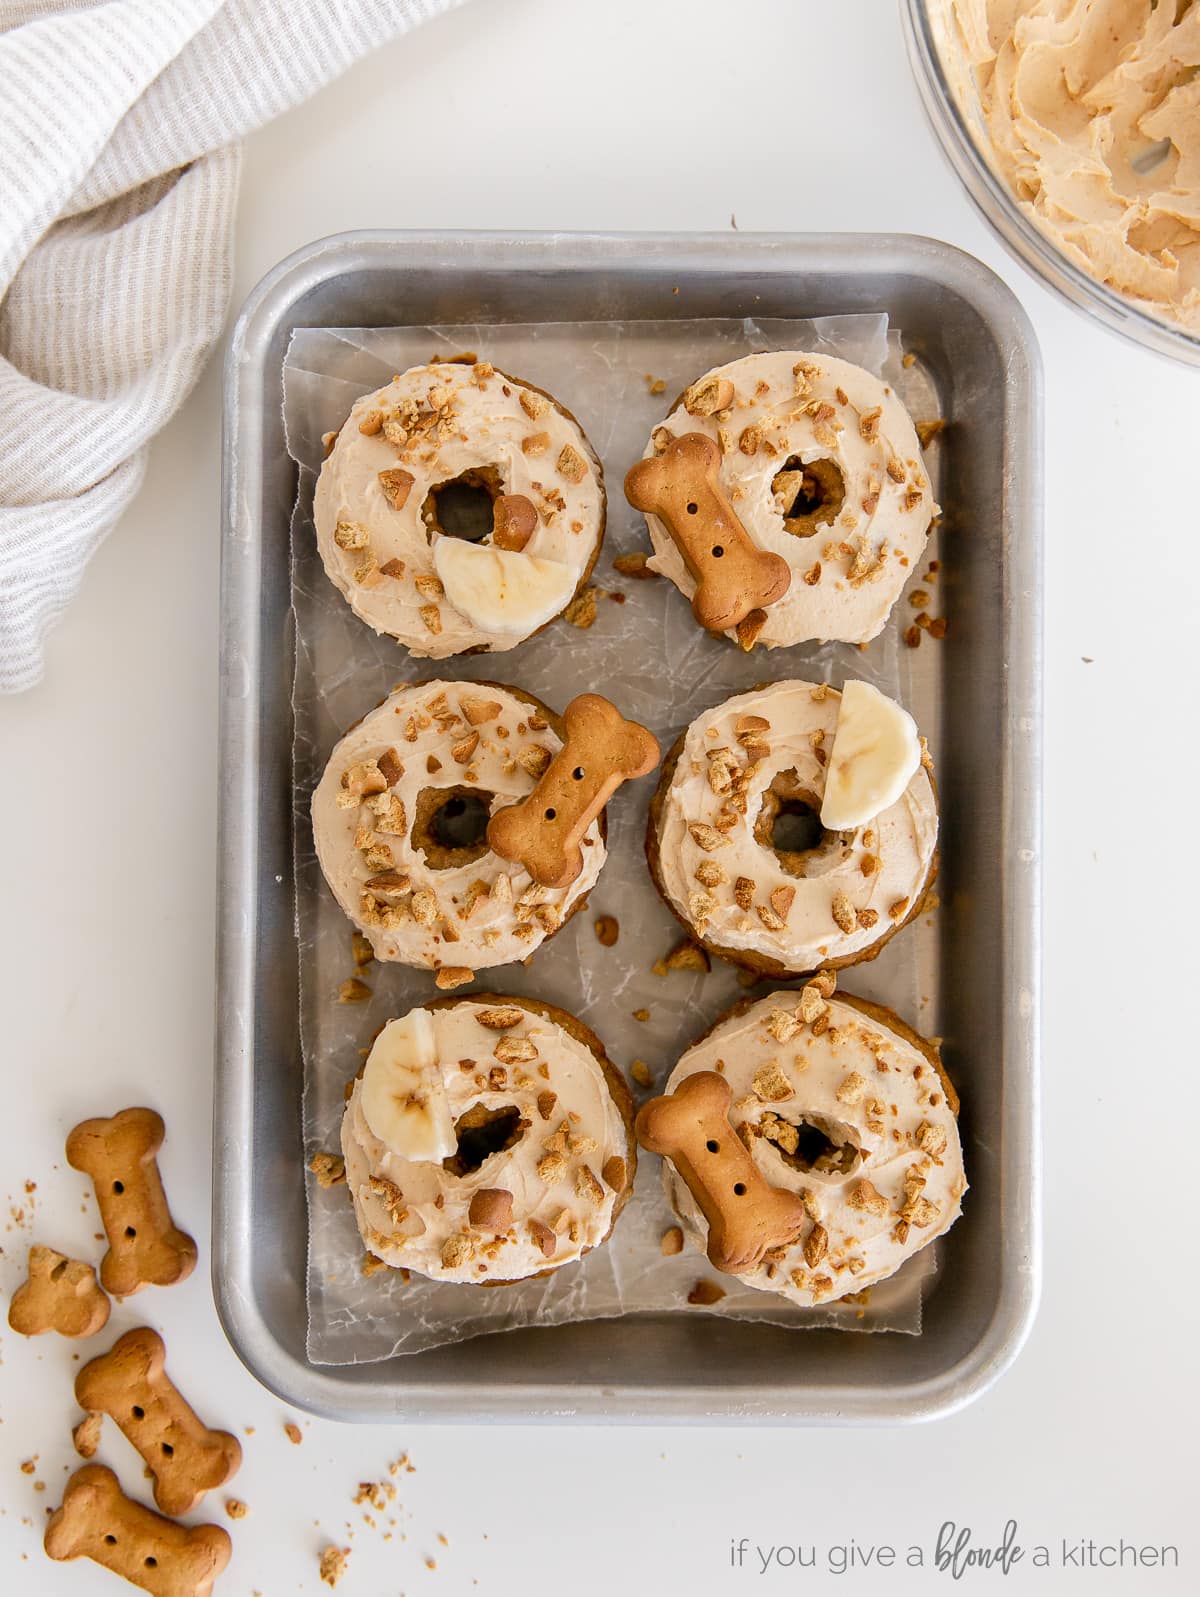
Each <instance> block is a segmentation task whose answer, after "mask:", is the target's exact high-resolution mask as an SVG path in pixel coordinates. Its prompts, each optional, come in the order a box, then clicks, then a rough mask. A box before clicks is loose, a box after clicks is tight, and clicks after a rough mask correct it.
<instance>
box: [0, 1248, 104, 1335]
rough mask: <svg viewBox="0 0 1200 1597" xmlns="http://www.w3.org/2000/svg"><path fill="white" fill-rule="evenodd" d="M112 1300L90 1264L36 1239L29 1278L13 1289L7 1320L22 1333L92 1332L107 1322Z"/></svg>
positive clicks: (88, 1333) (30, 1259)
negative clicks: (101, 1287)
mask: <svg viewBox="0 0 1200 1597" xmlns="http://www.w3.org/2000/svg"><path fill="white" fill-rule="evenodd" d="M108 1314H109V1302H108V1299H107V1297H105V1295H104V1293H103V1292H102V1291H101V1290H100V1287H99V1285H98V1284H97V1281H96V1272H95V1270H93V1269H92V1267H91V1265H90V1264H83V1263H81V1262H80V1261H79V1260H78V1259H68V1258H67V1256H66V1255H65V1254H63V1253H56V1252H55V1251H54V1249H53V1248H46V1247H43V1246H42V1245H41V1243H39V1242H35V1243H34V1245H33V1246H32V1247H31V1248H30V1250H29V1278H28V1280H27V1281H25V1282H24V1284H23V1285H22V1286H19V1287H18V1288H17V1290H16V1291H15V1292H14V1293H13V1299H12V1302H11V1303H10V1304H9V1306H8V1323H9V1325H11V1326H12V1328H13V1330H14V1331H19V1332H20V1333H21V1335H22V1336H40V1335H41V1334H42V1332H43V1331H57V1332H58V1334H59V1335H60V1336H72V1337H74V1336H93V1335H94V1334H95V1333H96V1332H97V1331H99V1330H102V1329H103V1328H104V1326H105V1325H106V1324H107V1323H108Z"/></svg>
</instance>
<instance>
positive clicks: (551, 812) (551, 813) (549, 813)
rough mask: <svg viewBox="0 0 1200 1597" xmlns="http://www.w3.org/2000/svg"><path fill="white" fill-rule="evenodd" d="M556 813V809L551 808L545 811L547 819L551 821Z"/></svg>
mask: <svg viewBox="0 0 1200 1597" xmlns="http://www.w3.org/2000/svg"><path fill="white" fill-rule="evenodd" d="M557 814H558V811H557V810H553V809H550V810H547V811H546V819H547V820H548V821H552V820H553V819H554V817H555V816H556V815H557Z"/></svg>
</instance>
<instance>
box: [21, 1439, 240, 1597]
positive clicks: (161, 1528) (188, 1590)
mask: <svg viewBox="0 0 1200 1597" xmlns="http://www.w3.org/2000/svg"><path fill="white" fill-rule="evenodd" d="M43 1546H44V1547H45V1549H46V1552H47V1553H48V1554H49V1555H50V1557H51V1558H59V1559H62V1558H90V1559H92V1560H93V1561H94V1562H95V1563H97V1564H102V1565H103V1567H104V1568H105V1569H109V1570H111V1571H112V1573H113V1574H114V1575H120V1576H121V1577H122V1579H124V1580H127V1581H128V1582H129V1583H130V1585H132V1586H140V1587H141V1589H142V1590H143V1591H148V1592H150V1593H152V1597H207V1594H208V1593H209V1592H210V1591H211V1590H212V1585H213V1581H214V1580H216V1578H217V1576H218V1575H219V1574H220V1573H221V1571H222V1570H223V1569H224V1568H225V1565H226V1564H227V1563H228V1562H229V1555H230V1553H231V1552H232V1551H233V1546H232V1543H231V1542H230V1540H229V1533H228V1532H227V1531H225V1530H223V1529H222V1528H221V1526H220V1525H177V1524H175V1522H174V1521H173V1520H170V1519H164V1518H163V1516H162V1515H161V1514H156V1513H155V1512H154V1510H153V1509H152V1508H146V1507H145V1506H144V1505H143V1504H141V1503H138V1502H135V1501H134V1499H133V1498H132V1497H126V1496H125V1493H124V1492H123V1491H122V1490H121V1487H120V1483H119V1482H118V1480H117V1477H116V1476H115V1475H114V1474H113V1472H112V1470H110V1469H105V1468H104V1466H103V1464H85V1465H84V1466H83V1467H82V1468H81V1469H77V1470H76V1471H75V1473H74V1475H72V1476H71V1478H70V1480H69V1481H68V1482H67V1485H66V1489H65V1491H64V1492H63V1500H62V1507H61V1508H59V1509H57V1510H56V1511H55V1513H53V1514H52V1515H51V1516H50V1520H49V1523H48V1524H47V1526H46V1535H45V1540H44V1542H43Z"/></svg>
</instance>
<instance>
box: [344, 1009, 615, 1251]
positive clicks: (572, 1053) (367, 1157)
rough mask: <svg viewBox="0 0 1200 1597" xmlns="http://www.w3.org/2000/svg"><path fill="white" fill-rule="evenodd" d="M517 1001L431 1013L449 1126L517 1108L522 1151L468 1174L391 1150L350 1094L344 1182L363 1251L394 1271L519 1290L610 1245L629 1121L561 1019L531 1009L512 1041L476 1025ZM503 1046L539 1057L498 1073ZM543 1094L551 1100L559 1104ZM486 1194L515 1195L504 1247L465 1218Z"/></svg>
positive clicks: (494, 1157)
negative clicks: (539, 1228) (541, 1237)
mask: <svg viewBox="0 0 1200 1597" xmlns="http://www.w3.org/2000/svg"><path fill="white" fill-rule="evenodd" d="M515 1002H519V1001H518V1000H513V999H508V998H494V999H493V998H489V999H487V1000H485V1001H476V1000H474V999H470V998H467V999H462V1000H460V1001H459V1002H457V1003H454V1004H450V1005H445V1006H437V1007H434V1008H431V1009H430V1010H429V1011H428V1013H429V1015H430V1016H431V1019H432V1022H433V1030H434V1037H435V1041H436V1044H437V1061H438V1062H437V1067H436V1068H437V1070H438V1072H439V1074H440V1077H441V1080H442V1084H443V1086H444V1088H445V1092H446V1095H447V1098H448V1100H449V1104H450V1112H451V1115H452V1116H453V1118H454V1119H455V1120H456V1121H457V1120H458V1119H459V1117H460V1116H462V1115H463V1114H465V1113H466V1112H467V1111H468V1110H469V1109H471V1108H473V1107H474V1106H475V1105H476V1104H481V1105H482V1106H483V1107H484V1108H485V1109H487V1110H497V1109H503V1108H506V1107H510V1106H514V1107H515V1108H517V1109H518V1110H519V1111H520V1116H521V1120H523V1121H525V1122H527V1125H526V1127H525V1129H524V1130H523V1132H522V1134H521V1136H520V1139H519V1140H518V1141H517V1142H516V1143H515V1144H514V1146H512V1147H511V1148H508V1149H504V1150H501V1151H500V1152H497V1153H493V1154H491V1155H490V1156H489V1157H488V1158H486V1159H485V1160H484V1161H483V1163H482V1164H481V1165H480V1166H479V1168H478V1169H477V1170H474V1171H472V1172H471V1173H470V1174H467V1175H463V1176H457V1175H453V1174H451V1172H450V1171H448V1170H446V1169H445V1168H444V1166H443V1165H442V1164H441V1163H440V1162H424V1161H420V1162H418V1161H414V1160H410V1159H405V1158H403V1157H402V1156H400V1155H398V1154H396V1153H394V1152H392V1151H390V1150H389V1148H388V1147H387V1146H386V1145H385V1144H384V1143H382V1142H381V1141H380V1140H379V1139H378V1137H376V1136H375V1135H374V1134H373V1133H372V1131H371V1129H370V1127H369V1126H368V1125H367V1122H366V1119H365V1117H364V1115H363V1112H362V1103H361V1098H362V1084H361V1082H356V1083H355V1085H354V1090H353V1092H352V1094H351V1096H350V1101H349V1103H348V1104H347V1105H346V1112H345V1115H344V1117H343V1120H342V1152H343V1156H344V1158H345V1160H346V1180H347V1183H348V1185H349V1188H350V1196H351V1198H352V1199H353V1202H354V1212H355V1217H356V1218H357V1220H358V1225H359V1230H360V1231H361V1233H362V1237H363V1241H364V1243H365V1244H366V1246H367V1248H368V1249H369V1250H370V1251H371V1252H372V1253H374V1254H375V1255H376V1257H378V1258H381V1259H383V1260H385V1261H386V1262H387V1263H388V1264H390V1265H392V1266H394V1267H395V1268H398V1269H399V1268H404V1269H409V1270H416V1271H418V1272H419V1273H420V1274H421V1275H426V1276H431V1277H433V1278H434V1279H435V1280H439V1281H470V1282H486V1281H487V1280H489V1279H491V1280H494V1281H515V1280H520V1279H522V1278H524V1277H525V1276H530V1275H536V1274H538V1273H540V1272H541V1271H543V1270H547V1269H550V1268H554V1269H557V1268H558V1267H559V1266H561V1265H564V1264H570V1263H571V1262H572V1261H573V1260H575V1259H578V1258H580V1257H581V1255H582V1254H584V1253H586V1252H587V1251H588V1249H589V1248H594V1247H596V1246H597V1244H598V1243H600V1242H602V1241H603V1240H604V1238H605V1237H606V1236H607V1235H608V1232H609V1230H610V1228H611V1226H612V1223H613V1210H614V1206H615V1204H616V1200H617V1194H616V1192H614V1190H613V1188H612V1187H611V1186H610V1185H609V1183H608V1181H607V1180H606V1178H605V1176H604V1174H603V1172H604V1168H605V1166H606V1164H607V1162H608V1161H609V1159H611V1158H619V1159H622V1160H625V1161H626V1170H627V1171H628V1174H629V1175H630V1177H632V1165H631V1163H630V1158H629V1145H628V1130H627V1127H626V1124H625V1121H624V1119H623V1117H622V1115H621V1112H620V1110H619V1109H618V1107H617V1105H616V1103H615V1102H614V1100H613V1097H612V1094H611V1093H610V1092H609V1090H608V1084H607V1082H606V1081H605V1078H604V1072H603V1070H602V1069H601V1067H600V1065H599V1063H598V1061H597V1059H596V1056H595V1055H594V1054H593V1053H592V1051H591V1049H589V1048H587V1047H586V1046H585V1045H584V1044H583V1043H582V1042H579V1041H577V1040H576V1039H575V1038H574V1037H572V1036H571V1035H570V1033H569V1032H567V1031H565V1030H564V1029H563V1027H561V1026H560V1025H558V1024H557V1023H556V1022H555V1021H553V1020H551V1019H549V1018H548V1017H545V1016H542V1015H539V1014H534V1013H531V1012H529V1011H526V1012H525V1013H524V1014H523V1015H522V1018H521V1020H520V1022H519V1023H518V1024H517V1025H516V1026H513V1027H510V1028H509V1029H507V1030H505V1031H496V1030H492V1029H489V1028H488V1027H485V1026H483V1025H481V1024H480V1022H479V1019H478V1016H479V1015H480V1014H481V1013H486V1012H487V1011H488V1010H489V1009H492V1008H494V1007H495V1006H496V1005H500V1004H512V1003H515ZM505 1038H507V1039H510V1041H511V1040H527V1041H528V1042H530V1043H532V1044H533V1046H534V1048H535V1049H536V1050H537V1057H536V1059H533V1060H530V1061H529V1062H527V1063H522V1064H516V1065H514V1064H508V1065H504V1064H501V1063H499V1061H498V1060H497V1058H496V1048H497V1046H498V1045H500V1044H501V1043H502V1039H505ZM547 1094H554V1100H555V1101H554V1103H553V1104H552V1105H551V1104H550V1103H549V1100H548V1097H547V1096H546V1095H547ZM539 1097H541V1100H542V1104H541V1107H539V1102H538V1100H539ZM543 1108H544V1109H546V1110H547V1113H546V1114H543V1113H542V1109H543ZM564 1126H565V1130H564ZM547 1143H549V1144H550V1145H551V1146H550V1147H549V1148H548V1147H547ZM539 1166H540V1170H539ZM585 1170H586V1171H587V1172H588V1174H586V1175H585V1174H584V1173H583V1172H584V1171H585ZM610 1173H611V1171H610ZM373 1177H374V1178H375V1181H374V1185H372V1178H373ZM389 1183H390V1186H389V1185H388V1184H389ZM484 1188H491V1189H495V1188H500V1189H503V1190H504V1191H506V1192H509V1193H511V1194H512V1200H513V1201H512V1224H511V1226H510V1227H508V1228H507V1229H506V1231H505V1232H504V1233H502V1234H501V1235H500V1236H499V1237H498V1238H497V1237H496V1235H495V1234H494V1233H493V1232H492V1231H490V1230H487V1229H481V1228H479V1227H477V1226H473V1225H472V1224H471V1223H470V1220H469V1218H468V1212H469V1209H470V1205H471V1199H472V1197H473V1196H474V1195H475V1193H477V1192H478V1191H480V1190H481V1189H484ZM395 1189H398V1194H399V1195H397V1191H396V1190H395ZM439 1199H440V1200H441V1203H440V1206H439V1202H438V1200H439ZM531 1220H533V1221H538V1222H540V1223H541V1224H542V1225H543V1226H546V1227H549V1228H550V1230H551V1231H553V1232H554V1233H555V1238H556V1240H555V1247H554V1253H553V1257H551V1258H547V1257H546V1255H545V1253H544V1252H543V1250H542V1248H541V1246H539V1244H538V1242H537V1241H536V1240H535V1239H534V1237H533V1235H532V1234H531V1232H530V1226H529V1222H530V1221H531Z"/></svg>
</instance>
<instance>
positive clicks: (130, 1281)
mask: <svg viewBox="0 0 1200 1597" xmlns="http://www.w3.org/2000/svg"><path fill="white" fill-rule="evenodd" d="M163 1135H164V1128H163V1123H162V1117H161V1115H158V1114H156V1113H155V1112H154V1110H153V1109H122V1110H121V1112H120V1114H116V1115H113V1116H112V1117H111V1119H107V1120H85V1121H84V1122H83V1124H82V1125H79V1126H76V1127H75V1129H74V1131H72V1133H71V1135H70V1136H69V1137H68V1138H67V1161H68V1163H69V1164H71V1165H72V1166H73V1167H74V1169H76V1170H82V1171H83V1172H84V1174H85V1175H89V1176H91V1178H92V1181H93V1182H94V1184H95V1188H96V1202H97V1204H98V1205H99V1208H100V1218H101V1221H102V1222H103V1225H104V1230H105V1234H106V1235H107V1237H108V1252H107V1253H106V1254H105V1255H104V1258H103V1259H102V1260H101V1263H100V1281H101V1284H102V1285H103V1286H104V1289H105V1290H106V1291H107V1292H110V1293H111V1294H112V1295H113V1297H116V1298H125V1297H129V1296H130V1294H131V1293H133V1292H137V1291H140V1289H141V1288H142V1287H144V1286H172V1285H174V1283H175V1282H176V1281H182V1280H183V1279H184V1278H185V1277H186V1276H189V1275H190V1274H191V1273H192V1270H193V1269H194V1268H195V1264H196V1244H195V1243H194V1242H193V1241H192V1239H191V1237H189V1236H188V1235H187V1234H186V1233H185V1232H183V1231H180V1230H179V1228H178V1227H177V1226H176V1225H175V1224H174V1222H173V1221H172V1219H171V1212H170V1210H169V1209H168V1208H167V1198H166V1194H165V1193H164V1191H163V1185H162V1178H161V1176H160V1175H159V1173H158V1159H157V1154H158V1150H159V1148H161V1147H162V1141H163Z"/></svg>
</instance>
